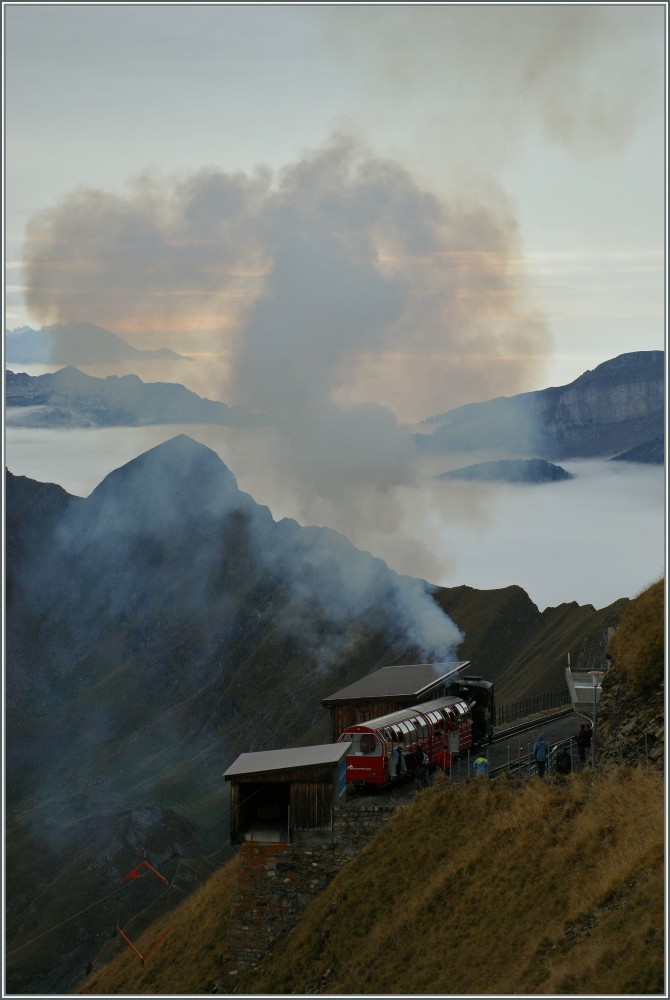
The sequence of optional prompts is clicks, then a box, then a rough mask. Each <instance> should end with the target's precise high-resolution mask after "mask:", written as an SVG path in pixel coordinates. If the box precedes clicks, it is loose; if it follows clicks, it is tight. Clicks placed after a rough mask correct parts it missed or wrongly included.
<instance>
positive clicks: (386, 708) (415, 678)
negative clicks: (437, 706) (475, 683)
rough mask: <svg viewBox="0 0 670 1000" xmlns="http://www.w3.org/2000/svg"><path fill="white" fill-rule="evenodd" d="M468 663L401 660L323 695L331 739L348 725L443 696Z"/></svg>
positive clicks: (465, 661) (337, 735)
mask: <svg viewBox="0 0 670 1000" xmlns="http://www.w3.org/2000/svg"><path fill="white" fill-rule="evenodd" d="M469 666H470V660H464V661H459V662H454V663H404V664H398V665H397V666H388V667H382V668H381V669H380V670H375V671H374V673H372V674H368V675H367V677H361V679H360V680H358V681H355V682H354V683H353V684H349V686H348V687H345V688H342V690H341V691H336V692H335V694H331V695H330V696H329V697H328V698H324V699H323V701H322V703H321V704H322V705H325V706H326V707H327V708H329V709H330V712H331V719H332V734H333V740H337V739H338V738H339V736H340V734H341V733H343V732H344V730H345V729H347V728H348V727H349V726H355V725H357V724H358V723H359V722H365V720H366V719H376V718H378V717H379V716H382V715H388V714H389V713H390V712H397V711H398V710H399V709H401V708H409V707H410V706H412V705H419V704H421V703H422V702H424V701H432V700H433V699H435V698H442V697H443V696H444V695H446V694H447V693H448V692H447V687H448V685H449V684H450V683H451V682H453V681H454V680H456V679H457V677H459V676H460V674H462V673H463V671H465V670H467V668H468V667H469Z"/></svg>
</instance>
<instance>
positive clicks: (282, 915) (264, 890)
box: [213, 802, 397, 993]
mask: <svg viewBox="0 0 670 1000" xmlns="http://www.w3.org/2000/svg"><path fill="white" fill-rule="evenodd" d="M396 808H397V806H396V805H395V804H382V805H379V804H376V803H375V804H367V803H362V804H361V803H358V802H357V803H356V804H354V805H343V806H336V807H335V810H334V819H333V825H334V830H333V832H332V838H331V842H330V843H328V844H323V843H320V844H319V843H315V844H277V843H274V844H262V843H259V842H258V841H246V842H245V843H243V844H242V845H241V847H240V853H239V875H238V882H237V889H236V892H235V896H234V899H233V907H232V913H231V917H230V923H229V930H228V941H227V947H226V959H225V961H224V966H223V969H222V972H223V978H222V979H221V980H219V982H217V984H216V986H215V988H214V990H213V992H215V993H234V992H235V976H236V975H238V974H239V972H240V971H242V970H243V969H246V968H249V967H253V966H256V965H258V964H259V962H260V961H261V959H262V958H263V956H264V955H266V954H267V952H268V951H269V950H270V949H271V947H272V945H273V944H274V942H275V941H277V940H278V939H279V938H281V937H283V936H284V935H285V934H287V933H288V932H289V931H291V930H292V929H293V928H294V927H295V925H296V924H297V923H298V921H299V920H300V917H301V916H302V914H303V912H304V911H305V909H306V908H307V907H308V906H309V904H310V903H311V902H312V901H313V900H314V899H316V897H317V896H318V895H319V893H320V892H322V891H323V889H325V887H326V886H327V885H328V883H329V882H330V880H331V879H332V878H333V877H334V875H335V874H336V873H337V872H338V871H339V870H340V869H341V868H342V867H343V865H345V864H346V863H347V862H348V861H349V860H351V858H353V857H354V856H355V855H356V854H357V853H358V852H359V851H360V850H361V849H362V848H363V847H365V845H366V844H367V843H369V841H370V840H372V838H373V837H374V836H375V834H376V833H377V832H378V830H379V829H380V827H381V826H382V825H383V824H384V823H385V822H386V821H387V820H388V819H389V818H390V817H391V816H392V815H393V813H394V812H395V809H396Z"/></svg>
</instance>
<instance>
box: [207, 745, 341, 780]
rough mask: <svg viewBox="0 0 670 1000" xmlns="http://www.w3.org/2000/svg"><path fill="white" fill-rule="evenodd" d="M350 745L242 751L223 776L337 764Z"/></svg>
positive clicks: (227, 777)
mask: <svg viewBox="0 0 670 1000" xmlns="http://www.w3.org/2000/svg"><path fill="white" fill-rule="evenodd" d="M350 746H351V744H350V743H324V744H322V745H320V746H313V747H285V748H284V749H283V750H257V751H256V752H255V753H241V754H240V756H239V757H238V758H237V760H236V761H235V762H234V763H232V764H231V765H230V767H229V768H228V770H227V771H224V772H223V776H224V778H225V779H226V780H229V779H230V778H236V777H239V776H240V775H243V774H262V773H263V772H265V771H284V770H286V771H288V770H294V769H295V768H297V767H318V766H319V765H321V766H323V765H324V764H337V763H338V761H340V760H341V759H342V757H344V756H345V754H346V753H347V750H348V749H349V747H350Z"/></svg>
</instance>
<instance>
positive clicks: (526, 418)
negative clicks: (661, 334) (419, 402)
mask: <svg viewBox="0 0 670 1000" xmlns="http://www.w3.org/2000/svg"><path fill="white" fill-rule="evenodd" d="M664 401H665V378H664V353H663V351H638V352H633V353H630V354H622V355H620V356H619V357H617V358H613V359H612V360H611V361H606V362H604V363H603V364H601V365H598V367H597V368H595V369H594V370H593V371H587V372H585V373H584V374H583V375H580V376H579V378H577V379H575V381H574V382H571V383H570V384H569V385H566V386H560V387H558V388H549V389H542V390H539V391H537V392H527V393H522V394H520V395H518V396H511V397H507V398H506V397H500V398H498V399H492V400H488V401H486V402H483V403H471V404H468V405H467V406H461V407H458V408H457V409H455V410H450V411H449V412H447V413H444V414H440V415H439V416H436V417H432V418H431V419H430V420H429V421H425V422H424V427H425V433H424V432H422V433H419V434H416V435H415V441H416V444H417V447H418V448H419V449H420V450H421V451H422V452H425V453H427V454H432V455H447V454H451V453H458V452H472V451H476V450H478V449H482V450H485V451H494V452H498V453H499V454H500V455H501V457H504V456H522V455H533V456H535V457H539V458H544V459H548V460H558V459H566V458H575V457H590V456H598V455H615V454H617V453H620V452H624V451H627V450H629V449H632V448H635V447H639V446H641V445H645V444H646V443H647V442H651V441H652V440H654V439H658V438H663V434H664V427H665V424H664ZM431 429H432V430H431ZM631 460H635V459H634V457H633V458H632V459H631Z"/></svg>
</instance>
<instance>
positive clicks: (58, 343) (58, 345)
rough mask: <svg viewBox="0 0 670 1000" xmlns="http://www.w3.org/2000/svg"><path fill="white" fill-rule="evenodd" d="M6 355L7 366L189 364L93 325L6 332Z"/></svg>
mask: <svg viewBox="0 0 670 1000" xmlns="http://www.w3.org/2000/svg"><path fill="white" fill-rule="evenodd" d="M6 332H7V336H6V338H5V355H6V361H7V362H8V363H9V364H12V363H14V362H20V363H22V364H31V363H32V364H72V365H80V364H100V363H104V362H110V361H140V360H143V359H144V360H156V359H161V360H174V361H190V360H191V359H190V358H188V357H186V356H185V355H183V354H177V353H176V351H171V350H170V349H169V348H166V347H161V348H158V349H156V350H141V349H140V348H137V347H132V346H131V345H130V344H129V343H127V341H125V340H123V339H122V338H121V337H119V336H118V335H117V334H115V333H112V332H111V330H105V329H104V328H103V327H101V326H96V324H95V323H86V322H82V323H53V324H52V325H51V326H43V327H42V328H41V329H40V330H33V329H32V328H31V327H29V326H23V327H19V328H18V329H16V330H7V331H6Z"/></svg>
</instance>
